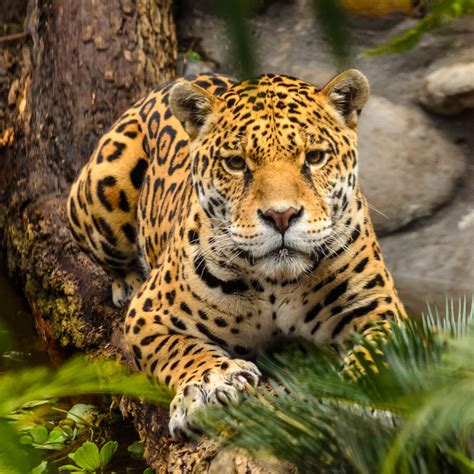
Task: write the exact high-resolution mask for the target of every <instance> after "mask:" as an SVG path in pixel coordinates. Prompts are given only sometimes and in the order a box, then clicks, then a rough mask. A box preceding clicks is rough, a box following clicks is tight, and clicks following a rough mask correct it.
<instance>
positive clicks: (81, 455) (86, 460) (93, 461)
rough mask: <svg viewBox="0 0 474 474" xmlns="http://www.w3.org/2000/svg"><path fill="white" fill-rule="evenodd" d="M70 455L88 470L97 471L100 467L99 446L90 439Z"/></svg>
mask: <svg viewBox="0 0 474 474" xmlns="http://www.w3.org/2000/svg"><path fill="white" fill-rule="evenodd" d="M68 456H69V458H71V459H72V460H73V461H74V462H75V463H76V464H77V465H78V466H79V467H81V468H82V469H84V470H86V471H95V470H97V469H99V468H100V458H99V448H98V447H97V445H96V444H95V443H92V442H90V441H86V442H85V443H84V444H83V445H82V446H81V447H80V448H78V449H77V450H76V451H75V452H74V453H70V454H69V455H68Z"/></svg>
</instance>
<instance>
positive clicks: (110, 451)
mask: <svg viewBox="0 0 474 474" xmlns="http://www.w3.org/2000/svg"><path fill="white" fill-rule="evenodd" d="M117 448H118V443H117V441H109V442H107V443H105V444H104V446H102V448H101V450H100V454H99V457H100V467H101V468H102V469H104V468H105V467H106V466H107V464H109V462H110V460H111V459H112V456H113V455H114V453H115V451H117Z"/></svg>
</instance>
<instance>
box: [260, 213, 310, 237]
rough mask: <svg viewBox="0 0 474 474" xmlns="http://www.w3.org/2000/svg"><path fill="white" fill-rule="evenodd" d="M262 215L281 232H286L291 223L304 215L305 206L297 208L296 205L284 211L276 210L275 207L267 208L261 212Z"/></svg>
mask: <svg viewBox="0 0 474 474" xmlns="http://www.w3.org/2000/svg"><path fill="white" fill-rule="evenodd" d="M259 214H260V217H261V218H262V219H263V220H264V221H265V222H267V223H268V224H270V225H271V226H273V227H275V228H276V229H277V230H278V231H279V232H280V233H281V234H284V233H285V232H286V230H287V229H288V227H290V225H291V224H292V223H293V222H295V221H297V220H298V219H299V218H300V217H301V216H302V215H303V208H302V207H301V208H300V210H299V211H298V210H296V209H295V208H294V207H289V208H288V209H285V210H284V211H276V210H275V209H267V210H266V211H265V212H261V211H260V212H259Z"/></svg>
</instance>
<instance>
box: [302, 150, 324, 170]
mask: <svg viewBox="0 0 474 474" xmlns="http://www.w3.org/2000/svg"><path fill="white" fill-rule="evenodd" d="M325 162H326V152H325V151H323V150H311V151H308V153H306V157H305V163H306V165H308V166H312V167H315V166H318V167H320V166H323V165H324V163H325Z"/></svg>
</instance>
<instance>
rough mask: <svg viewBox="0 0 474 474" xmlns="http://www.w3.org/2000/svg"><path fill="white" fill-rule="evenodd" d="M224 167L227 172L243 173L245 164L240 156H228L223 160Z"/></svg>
mask: <svg viewBox="0 0 474 474" xmlns="http://www.w3.org/2000/svg"><path fill="white" fill-rule="evenodd" d="M224 164H225V167H226V168H227V169H228V170H229V171H234V172H235V171H245V169H246V168H247V164H246V163H245V160H244V159H243V158H242V157H241V156H229V157H228V158H224Z"/></svg>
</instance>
